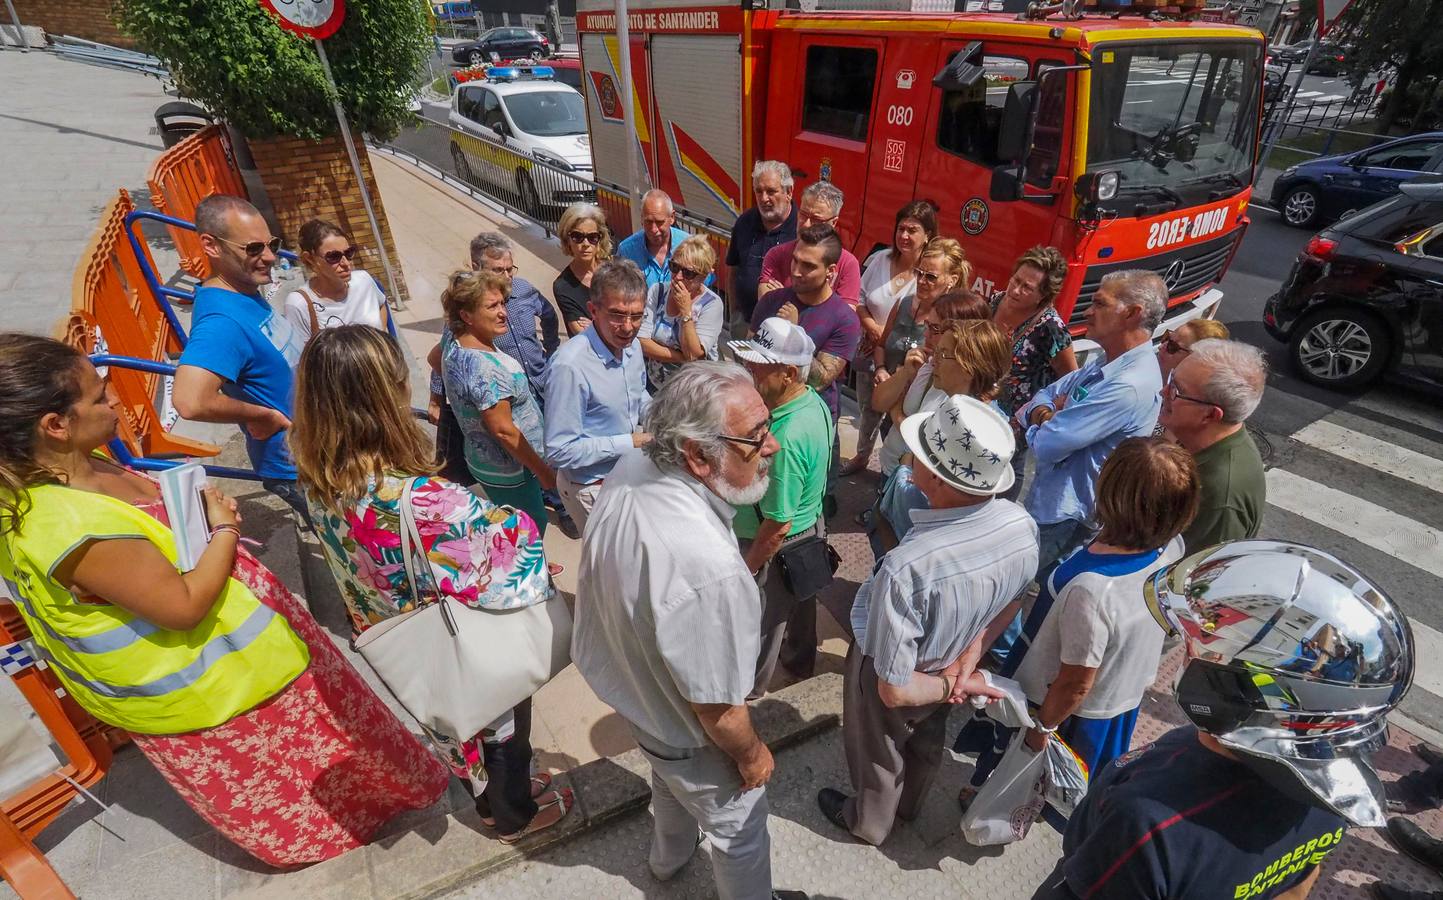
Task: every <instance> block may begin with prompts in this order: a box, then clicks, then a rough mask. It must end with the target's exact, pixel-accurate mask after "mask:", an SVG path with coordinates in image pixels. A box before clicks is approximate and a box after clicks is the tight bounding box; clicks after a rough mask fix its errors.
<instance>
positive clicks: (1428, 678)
mask: <svg viewBox="0 0 1443 900" xmlns="http://www.w3.org/2000/svg"><path fill="white" fill-rule="evenodd" d="M1394 600H1395V601H1396V600H1397V598H1396V597H1395V598H1394ZM1408 624H1409V625H1410V626H1411V627H1412V629H1413V659H1414V660H1415V664H1414V666H1413V683H1414V684H1415V685H1417V686H1418V687H1420V688H1422V689H1423V690H1425V691H1427V692H1428V693H1430V694H1437V695H1439V696H1440V697H1443V633H1439V632H1438V631H1436V630H1434V629H1432V628H1429V627H1428V626H1427V625H1424V624H1423V623H1422V622H1419V621H1418V620H1417V619H1415V618H1413V617H1412V616H1409V617H1408Z"/></svg>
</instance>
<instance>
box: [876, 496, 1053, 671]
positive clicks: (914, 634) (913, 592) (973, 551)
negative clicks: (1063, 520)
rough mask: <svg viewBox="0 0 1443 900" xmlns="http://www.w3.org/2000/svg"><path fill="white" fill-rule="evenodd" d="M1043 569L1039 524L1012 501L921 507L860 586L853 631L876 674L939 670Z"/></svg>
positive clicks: (964, 647)
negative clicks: (899, 539) (1040, 565)
mask: <svg viewBox="0 0 1443 900" xmlns="http://www.w3.org/2000/svg"><path fill="white" fill-rule="evenodd" d="M1036 571H1037V524H1036V523H1035V522H1033V521H1032V518H1031V517H1030V516H1028V515H1027V513H1026V512H1024V511H1023V510H1022V507H1020V506H1018V505H1017V504H1016V503H1013V502H1011V501H1010V500H1000V499H994V500H989V501H987V502H986V503H982V504H978V505H976V506H967V507H961V508H957V509H916V510H913V511H912V530H911V531H909V532H907V536H906V537H905V538H903V539H902V543H900V544H898V545H897V546H896V547H895V548H894V549H893V550H892V552H891V553H888V554H887V555H886V556H884V557H883V558H882V562H881V563H880V564H879V565H878V566H877V569H876V571H874V572H873V573H872V576H871V577H870V578H868V579H867V580H866V582H864V583H863V584H862V587H861V588H860V589H859V590H858V591H857V599H856V601H855V602H853V604H852V630H853V632H854V633H855V634H856V636H857V646H858V647H859V648H861V650H862V652H863V654H865V655H867V656H870V657H872V661H873V665H874V666H875V667H876V670H877V677H878V678H879V679H881V680H882V681H885V682H887V683H889V684H894V685H899V686H900V685H904V684H906V683H907V681H908V680H909V679H910V678H911V677H912V673H913V672H940V671H941V670H942V669H945V668H947V666H949V665H951V664H952V662H953V661H954V660H956V659H957V657H959V656H961V655H962V651H964V650H966V649H967V646H968V645H969V644H971V643H972V642H973V641H974V640H976V639H977V636H978V635H980V634H981V633H982V632H983V631H984V630H985V629H986V628H987V626H988V625H989V624H991V622H992V620H993V619H994V618H996V616H997V614H998V613H999V612H1001V611H1002V608H1003V607H1005V606H1006V605H1007V604H1008V603H1010V602H1011V601H1012V600H1013V598H1015V597H1016V596H1017V595H1018V594H1020V593H1021V592H1022V589H1023V588H1024V587H1026V585H1027V583H1028V582H1029V581H1031V580H1032V576H1033V574H1034V573H1035V572H1036Z"/></svg>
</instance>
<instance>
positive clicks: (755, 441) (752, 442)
mask: <svg viewBox="0 0 1443 900" xmlns="http://www.w3.org/2000/svg"><path fill="white" fill-rule="evenodd" d="M771 436H772V429H771V428H770V427H767V428H766V429H764V430H763V431H762V434H761V437H754V438H747V437H737V436H736V435H734V434H718V435H717V437H719V438H721V439H722V440H724V441H727V442H728V443H731V444H740V445H742V446H743V447H750V448H752V449H751V452H750V453H743V454H742V459H751V458H752V457H753V456H756V455H757V454H758V453H760V452H762V448H763V447H765V446H766V445H767V438H769V437H771Z"/></svg>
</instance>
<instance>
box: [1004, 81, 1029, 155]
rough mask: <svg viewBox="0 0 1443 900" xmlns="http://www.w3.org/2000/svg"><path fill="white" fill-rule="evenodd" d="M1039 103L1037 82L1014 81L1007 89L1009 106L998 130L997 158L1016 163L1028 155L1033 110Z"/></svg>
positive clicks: (1005, 108)
mask: <svg viewBox="0 0 1443 900" xmlns="http://www.w3.org/2000/svg"><path fill="white" fill-rule="evenodd" d="M1036 102H1037V82H1035V81H1014V82H1013V83H1012V84H1011V85H1010V86H1009V87H1008V88H1007V105H1006V106H1004V107H1003V109H1002V122H1001V124H1000V126H999V127H998V129H997V158H998V159H999V160H1002V161H1003V162H1004V163H1015V162H1017V161H1018V160H1020V159H1022V158H1023V157H1024V156H1025V155H1026V153H1027V141H1028V138H1029V137H1030V135H1029V131H1030V128H1029V126H1030V124H1031V121H1032V109H1033V106H1034V105H1035V104H1036Z"/></svg>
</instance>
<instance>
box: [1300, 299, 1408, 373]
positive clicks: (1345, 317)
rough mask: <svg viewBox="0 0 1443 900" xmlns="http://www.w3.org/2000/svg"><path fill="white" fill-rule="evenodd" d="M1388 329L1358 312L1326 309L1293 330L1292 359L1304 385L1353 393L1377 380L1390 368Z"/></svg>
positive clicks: (1365, 314)
mask: <svg viewBox="0 0 1443 900" xmlns="http://www.w3.org/2000/svg"><path fill="white" fill-rule="evenodd" d="M1388 355H1389V336H1388V331H1387V328H1386V327H1385V326H1384V325H1383V322H1382V321H1381V320H1379V319H1378V318H1377V317H1376V316H1372V315H1370V314H1368V313H1366V312H1363V311H1361V310H1354V309H1325V310H1322V311H1320V312H1316V313H1313V314H1312V315H1310V316H1308V317H1307V318H1306V319H1304V320H1303V321H1302V322H1299V323H1298V325H1297V326H1296V327H1295V328H1294V329H1293V337H1292V340H1291V341H1289V342H1288V358H1289V359H1290V360H1291V362H1292V365H1293V368H1294V369H1296V370H1297V372H1298V374H1299V375H1300V376H1302V378H1303V380H1304V381H1307V382H1310V383H1312V384H1316V385H1319V386H1320V387H1325V388H1333V389H1334V390H1349V389H1354V388H1359V387H1362V386H1363V385H1365V384H1367V383H1368V382H1370V381H1372V380H1373V379H1375V378H1377V377H1378V376H1379V375H1380V374H1381V373H1382V371H1383V367H1384V366H1386V365H1387V364H1388Z"/></svg>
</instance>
